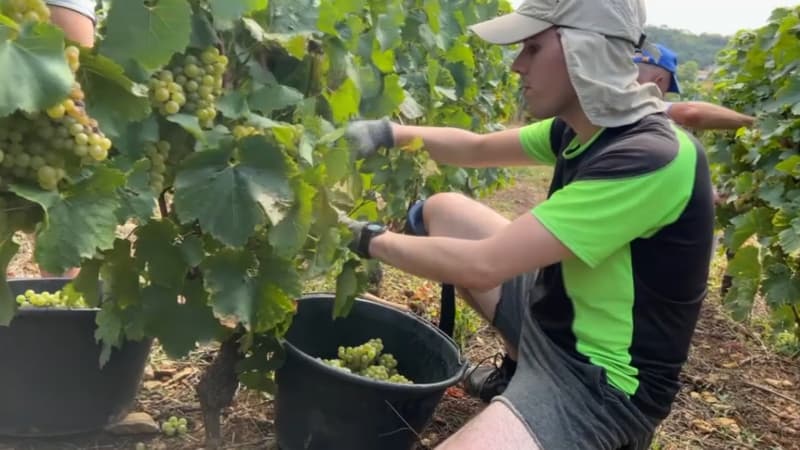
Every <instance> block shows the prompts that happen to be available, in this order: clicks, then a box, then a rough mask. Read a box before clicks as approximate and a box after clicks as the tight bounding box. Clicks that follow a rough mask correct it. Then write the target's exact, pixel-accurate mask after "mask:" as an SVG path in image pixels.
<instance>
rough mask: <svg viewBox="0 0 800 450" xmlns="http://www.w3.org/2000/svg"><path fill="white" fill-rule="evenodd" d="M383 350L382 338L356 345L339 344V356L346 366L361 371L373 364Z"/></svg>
mask: <svg viewBox="0 0 800 450" xmlns="http://www.w3.org/2000/svg"><path fill="white" fill-rule="evenodd" d="M382 351H383V342H382V341H381V340H380V339H370V340H369V341H367V342H365V343H363V344H361V345H358V346H356V347H342V346H339V352H338V356H339V359H341V360H342V362H343V363H344V364H345V366H346V367H349V368H350V369H351V370H353V371H356V372H360V371H362V370H364V369H366V368H367V367H369V366H371V365H372V363H373V362H374V361H375V359H376V358H377V357H378V355H380V353H381V352H382Z"/></svg>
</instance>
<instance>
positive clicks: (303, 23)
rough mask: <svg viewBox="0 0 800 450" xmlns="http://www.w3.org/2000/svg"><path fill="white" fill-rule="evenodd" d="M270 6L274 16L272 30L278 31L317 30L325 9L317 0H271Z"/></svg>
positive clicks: (298, 31) (271, 24)
mask: <svg viewBox="0 0 800 450" xmlns="http://www.w3.org/2000/svg"><path fill="white" fill-rule="evenodd" d="M326 1H330V0H326ZM334 1H336V0H334ZM323 5H324V3H323ZM269 6H270V10H271V13H272V14H271V15H272V18H273V20H272V22H271V23H270V30H272V31H274V32H276V33H300V32H304V31H317V20H318V18H319V17H321V15H322V14H321V13H322V11H323V10H322V6H320V7H317V1H316V0H270V2H269Z"/></svg>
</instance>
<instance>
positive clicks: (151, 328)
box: [0, 0, 517, 389]
mask: <svg viewBox="0 0 800 450" xmlns="http://www.w3.org/2000/svg"><path fill="white" fill-rule="evenodd" d="M110 5H111V6H110V9H109V10H108V11H107V15H106V14H103V15H101V22H100V24H99V28H98V29H99V30H100V33H99V36H98V44H97V45H96V46H95V47H94V48H93V49H82V51H81V55H80V61H81V65H80V68H79V69H78V68H77V67H76V69H77V70H78V72H77V74H76V75H75V76H74V78H73V75H72V74H71V72H70V66H69V65H68V64H67V63H66V62H65V60H64V56H63V53H64V43H63V37H62V35H59V34H57V33H56V31H54V30H56V29H55V28H53V27H52V26H50V25H47V24H41V23H40V24H33V25H30V24H29V25H25V26H22V27H21V28H19V27H11V28H7V29H3V28H0V29H2V30H5V31H4V32H5V34H2V33H0V59H2V60H3V61H6V62H7V63H8V64H7V66H8V68H9V69H8V70H5V71H4V76H5V77H7V78H8V79H15V80H19V81H18V82H17V83H16V84H15V86H16V87H14V88H13V89H12V88H10V87H9V86H10V84H9V83H6V84H7V85H8V86H6V88H5V89H6V91H0V119H1V118H3V116H5V115H9V114H12V113H17V112H16V108H18V107H23V108H25V109H28V110H31V111H39V110H42V109H44V108H46V107H48V106H50V105H54V104H58V103H59V102H61V101H63V100H64V98H65V97H66V96H67V94H68V93H69V90H70V86H71V84H72V83H73V81H76V80H80V82H81V85H82V86H83V89H84V91H85V97H86V106H87V111H88V113H89V115H90V116H91V118H90V119H86V120H87V121H88V122H89V123H90V124H91V125H92V126H94V125H95V124H96V125H97V127H98V129H99V130H101V131H102V132H103V133H104V135H105V136H108V137H109V138H111V142H112V147H111V148H110V150H109V152H108V159H107V160H102V161H100V162H99V163H98V164H96V165H84V166H81V167H80V170H74V171H70V172H69V173H66V174H65V178H64V180H63V182H62V184H63V185H59V189H58V190H56V191H45V190H43V189H42V188H40V187H39V186H38V185H35V184H29V183H27V184H26V183H14V184H12V185H11V187H10V190H9V192H6V193H5V194H4V195H7V196H8V199H4V203H3V204H4V205H6V209H7V211H8V214H0V219H2V220H0V232H2V233H0V242H3V244H2V246H0V263H6V264H7V262H8V260H9V259H10V257H11V256H13V254H14V253H15V252H16V250H17V247H16V244H14V243H13V241H11V240H10V238H11V235H12V234H13V232H14V231H16V230H19V229H23V228H26V229H27V228H30V231H32V232H35V234H36V236H37V247H36V253H35V257H36V261H37V262H38V263H39V264H40V265H41V266H42V267H43V268H44V269H46V270H48V271H52V272H58V271H62V270H64V269H65V268H68V267H70V266H76V265H80V266H81V267H82V270H81V274H80V276H79V277H78V278H77V279H76V280H75V281H74V282H72V283H70V284H68V285H67V286H65V288H64V293H65V295H66V296H68V297H69V298H77V297H78V296H81V295H82V296H83V297H84V298H85V299H86V300H87V302H89V304H91V305H97V306H98V307H99V308H100V312H99V314H98V316H97V325H98V328H97V330H96V333H95V336H96V337H97V339H98V340H99V341H100V342H102V343H103V346H104V349H103V354H102V357H101V359H102V360H103V361H105V360H107V358H108V357H109V355H110V352H111V349H112V348H114V347H118V346H119V345H121V343H122V342H124V341H125V340H127V339H141V338H145V337H155V338H158V340H159V342H160V343H161V344H162V345H163V347H164V349H165V350H166V352H167V353H168V354H169V355H170V356H172V357H180V356H183V355H185V354H187V353H188V352H189V351H190V350H191V349H192V348H194V346H195V345H197V343H199V342H204V341H208V340H213V339H225V337H226V336H230V335H231V333H232V332H233V331H234V330H236V331H237V332H242V333H244V337H243V338H242V339H241V342H242V346H241V351H242V352H243V353H244V354H245V355H247V358H246V359H245V360H243V361H242V364H241V365H240V371H241V379H242V381H244V382H246V383H249V384H250V385H251V386H254V387H257V388H263V389H269V388H270V387H271V385H272V381H271V378H270V377H269V375H265V374H264V372H269V371H271V370H274V368H275V367H276V365H277V364H278V363H279V360H280V355H279V352H278V349H279V346H277V343H278V342H279V339H280V337H281V336H282V335H283V334H284V333H285V331H286V329H287V328H288V326H289V324H290V323H291V319H292V316H293V313H294V311H295V304H294V299H296V298H297V297H298V296H300V295H301V294H302V293H303V286H304V283H305V282H306V281H308V280H311V279H313V278H316V277H320V276H327V275H332V276H334V277H335V278H336V296H335V302H334V305H333V307H332V309H331V317H332V318H334V317H339V316H343V315H346V314H347V313H348V312H349V310H350V308H351V307H352V304H353V301H354V299H355V297H356V296H357V295H358V294H360V293H361V292H363V291H364V288H365V286H366V282H367V277H366V274H365V270H364V269H365V268H364V264H363V262H362V261H360V260H359V259H358V258H357V257H355V255H354V254H353V253H352V252H351V251H350V250H349V248H348V244H349V242H350V239H351V234H350V231H349V230H348V229H347V227H346V226H344V225H341V224H340V223H339V221H338V211H345V212H348V213H350V214H351V215H352V216H361V217H365V216H366V217H369V218H371V219H383V220H386V221H397V220H401V219H402V218H403V217H404V215H405V212H406V207H407V205H408V204H409V202H411V201H413V200H415V199H416V198H418V197H424V196H428V195H430V194H432V193H434V192H438V191H443V190H457V191H465V192H468V193H471V194H480V193H483V192H487V191H489V190H491V189H494V188H496V187H498V186H501V185H502V184H503V183H504V182H505V180H506V172H504V171H500V170H495V169H487V170H463V169H456V168H450V167H437V165H436V164H435V163H433V161H432V160H430V159H429V158H428V156H427V154H426V152H425V151H424V149H420V148H415V149H414V150H415V151H408V152H404V151H401V150H397V149H395V150H393V151H391V152H387V153H385V154H382V155H378V156H375V157H373V158H371V159H370V160H367V161H356V160H355V159H354V158H353V156H352V155H351V151H350V149H349V148H348V147H347V143H346V141H345V139H343V138H342V135H343V127H344V125H346V124H347V122H348V121H350V120H352V119H356V118H375V117H381V116H390V117H391V118H392V119H394V120H397V121H402V122H405V123H416V124H437V125H448V126H457V127H463V128H468V129H471V130H473V131H478V132H486V131H491V130H496V129H500V128H502V124H503V123H504V122H506V121H507V120H508V118H509V117H510V116H511V114H512V113H513V112H514V111H515V110H516V107H515V100H516V99H515V95H516V93H517V89H516V84H515V83H516V81H515V78H514V77H513V76H512V74H511V73H510V71H509V68H508V66H507V55H506V53H504V52H505V51H506V50H505V49H501V48H499V47H494V46H488V45H486V44H485V43H483V42H481V41H479V40H478V39H477V38H476V37H474V36H471V35H469V34H468V32H467V29H466V26H467V25H468V24H471V23H474V22H477V21H480V20H484V19H487V18H490V17H493V16H494V15H496V14H497V13H498V12H500V11H508V10H510V7H509V5H508V3H506V2H505V0H502V1H498V0H478V1H466V0H390V1H388V2H386V1H378V0H349V1H347V2H342V1H339V0H322V1H321V2H320V3H319V5H318V6H315V3H313V2H309V1H297V0H292V1H289V0H272V1H269V2H267V1H265V0H225V1H221V0H159V1H158V2H154V3H153V4H148V3H147V2H145V3H142V2H128V1H115V2H112V3H111V4H110ZM9 22H11V21H10V19H9ZM14 24H15V25H16V23H14ZM2 26H4V25H2ZM2 26H0V27H2ZM17 28H19V30H20V31H19V32H17V31H16V30H17ZM12 31H13V32H12ZM31 39H39V40H40V41H41V45H40V46H34V45H29V43H30V42H31V41H30V40H31ZM73 56H74V55H73ZM3 67H4V68H5V67H6V65H5V64H4V65H3ZM223 69H224V70H223ZM33 72H35V73H33ZM221 72H224V73H221ZM23 77H25V79H22V78H23ZM209 109H210V110H209ZM93 120H94V121H96V122H92V121H93ZM14 138H16V136H14ZM15 145H16V143H15ZM24 159H25V158H24V157H23V160H24ZM17 206H19V208H17ZM17 210H19V211H25V213H24V214H23V213H20V212H18V211H17ZM11 211H13V212H11ZM3 212H6V211H3ZM120 225H133V227H134V228H133V230H132V231H130V232H129V233H128V234H126V235H121V234H119V233H118V231H119V229H118V226H120ZM129 237H132V239H128V238H129ZM6 256H8V258H6ZM98 279H101V280H102V281H103V284H102V289H103V292H102V293H101V292H98V288H97V286H98V283H97V281H98ZM101 298H102V302H101V301H100V299H101ZM13 314H14V302H13V299H11V298H10V294H9V292H8V287H7V284H5V281H4V280H3V281H2V282H0V322H1V323H8V321H9V320H10V319H11V317H12V316H13Z"/></svg>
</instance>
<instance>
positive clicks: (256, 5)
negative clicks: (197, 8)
mask: <svg viewBox="0 0 800 450" xmlns="http://www.w3.org/2000/svg"><path fill="white" fill-rule="evenodd" d="M267 3H268V0H209V6H211V13H212V14H213V15H214V23H215V24H217V25H220V24H223V25H224V26H225V27H226V28H230V26H231V25H232V22H233V21H234V20H236V19H239V18H241V17H242V16H244V15H247V14H250V13H252V12H253V11H260V10H262V9H266V7H267Z"/></svg>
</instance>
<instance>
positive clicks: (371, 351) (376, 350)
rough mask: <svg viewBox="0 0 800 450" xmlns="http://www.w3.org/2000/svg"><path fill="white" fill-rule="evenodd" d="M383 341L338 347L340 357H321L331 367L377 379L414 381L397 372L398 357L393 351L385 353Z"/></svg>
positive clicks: (408, 382) (399, 381)
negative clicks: (396, 357)
mask: <svg viewBox="0 0 800 450" xmlns="http://www.w3.org/2000/svg"><path fill="white" fill-rule="evenodd" d="M382 351H383V341H382V340H381V339H380V338H377V339H370V340H369V341H367V342H365V343H364V344H361V345H358V346H355V347H344V346H340V347H339V348H338V356H339V358H334V359H321V361H322V362H323V363H325V364H327V365H329V366H331V367H336V368H337V369H340V370H343V371H345V372H349V373H354V374H356V375H361V376H364V377H368V378H373V379H376V380H383V381H389V382H391V383H400V384H411V383H412V381H411V380H409V379H408V378H406V377H405V376H403V375H401V374H400V373H398V372H397V359H395V357H394V355H392V354H391V353H383V354H381V352H382Z"/></svg>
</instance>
